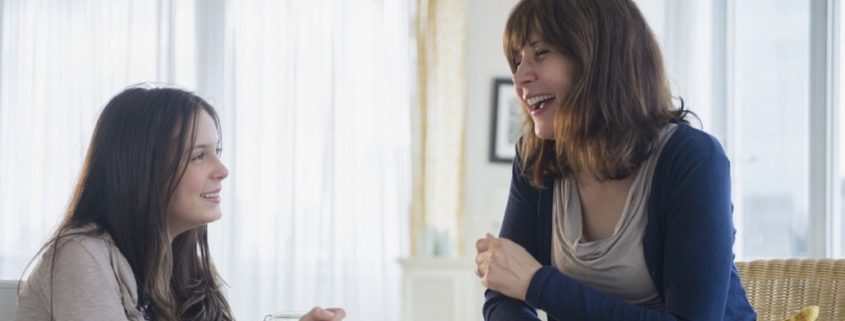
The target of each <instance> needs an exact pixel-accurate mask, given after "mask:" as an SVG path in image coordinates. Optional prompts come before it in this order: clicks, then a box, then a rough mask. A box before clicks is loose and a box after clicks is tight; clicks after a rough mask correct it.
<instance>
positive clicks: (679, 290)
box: [485, 134, 733, 321]
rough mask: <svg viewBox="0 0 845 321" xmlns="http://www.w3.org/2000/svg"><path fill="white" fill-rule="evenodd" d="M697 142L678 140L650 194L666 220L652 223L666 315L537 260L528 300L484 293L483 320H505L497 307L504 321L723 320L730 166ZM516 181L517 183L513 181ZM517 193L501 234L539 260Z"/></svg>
mask: <svg viewBox="0 0 845 321" xmlns="http://www.w3.org/2000/svg"><path fill="white" fill-rule="evenodd" d="M702 136H706V137H702ZM702 136H696V137H694V138H693V139H689V140H687V139H684V140H683V141H682V142H680V144H682V145H681V146H680V147H678V148H677V150H676V151H673V154H672V155H670V156H671V157H666V160H665V162H666V163H665V164H663V166H668V170H665V171H660V173H662V174H657V173H656V174H655V175H667V177H664V178H663V179H664V181H665V182H666V184H665V186H663V187H662V188H661V189H660V190H659V191H658V190H652V192H657V193H661V195H657V197H653V198H651V199H652V200H658V201H660V202H661V204H659V205H660V206H657V207H656V208H658V209H659V210H660V211H664V212H665V213H664V215H662V216H661V217H665V222H650V224H663V226H662V227H661V228H660V230H661V231H662V232H661V233H663V235H664V240H665V242H663V243H662V244H663V245H662V248H652V249H651V250H653V251H661V252H662V255H661V256H662V257H663V262H662V263H661V264H662V270H663V273H662V276H659V277H661V283H662V286H663V290H662V291H661V293H662V294H663V296H664V297H663V302H664V309H663V310H654V309H648V308H645V307H642V306H638V305H634V304H629V303H627V302H625V301H623V300H621V299H617V298H615V297H612V296H609V295H605V294H603V293H601V292H599V291H597V290H595V289H592V288H590V287H589V286H586V285H584V284H581V283H580V282H578V281H577V280H574V279H572V278H570V277H568V276H566V275H564V274H562V273H560V272H559V271H558V270H557V269H556V268H554V267H553V266H550V265H549V262H542V261H541V264H544V266H543V267H542V268H541V269H540V270H539V271H537V273H535V274H534V276H533V277H532V279H531V283H530V284H529V287H528V291H527V293H526V302H525V303H524V304H522V305H520V304H519V303H520V302H519V301H516V302H514V301H515V300H513V299H509V300H510V301H506V300H505V299H502V298H500V296H501V294H498V296H497V295H491V294H490V292H492V291H489V292H488V295H487V303H486V304H485V318H486V319H487V320H506V319H508V317H502V318H499V312H500V311H495V310H493V309H491V307H493V306H496V307H497V308H499V309H501V310H504V311H502V312H501V313H502V315H511V314H516V313H518V312H520V311H528V310H530V309H529V307H533V308H538V309H542V310H544V311H546V312H547V313H548V315H549V316H550V318H551V319H553V320H631V321H634V320H721V319H723V318H724V313H725V307H726V300H727V295H728V288H729V276H730V271H731V264H732V260H733V256H732V255H733V254H732V249H731V247H732V243H733V232H732V231H733V227H732V223H731V205H730V172H729V164H728V160H727V158H726V157H725V155H724V152H723V151H722V150H721V147H720V146H719V145H718V143H716V142H715V141H711V140H712V138H711V137H709V135H706V134H704V135H702ZM661 158H664V157H661ZM514 182H519V180H517V179H514ZM513 185H517V188H514V187H513ZM519 192H520V189H519V184H516V183H514V184H512V188H511V197H510V199H509V201H508V208H507V211H506V214H505V218H506V219H505V221H504V222H503V226H502V234H503V235H502V236H503V237H509V238H512V239H513V240H514V241H516V242H517V243H519V244H521V245H522V246H524V247H525V248H526V249H528V251H529V252H531V254H532V255H534V257H535V258H537V257H538V255H537V253H535V252H533V251H532V250H536V243H532V242H536V241H537V238H536V237H535V238H533V239H532V238H531V237H530V235H531V234H530V233H533V234H534V235H536V234H537V233H535V232H534V231H532V225H534V224H537V221H538V220H537V218H536V217H537V215H535V213H533V212H531V209H532V208H533V209H535V210H536V208H537V207H536V205H535V206H534V207H530V206H513V207H512V206H511V204H512V203H516V204H520V203H521V202H519V201H522V200H523V199H522V198H521V197H520V196H521V195H520V194H519ZM515 194H516V195H515ZM528 201H530V199H529V200H528ZM535 204H536V203H535ZM544 210H550V209H544ZM541 215H551V213H542V214H541ZM506 232H507V233H506ZM525 233H529V234H525ZM545 241H549V240H545ZM644 246H661V245H659V244H644ZM494 294H495V293H494ZM491 298H492V299H495V300H491ZM505 302H506V303H505ZM494 303H499V304H498V305H495V304H494ZM488 306H491V307H488ZM531 311H533V310H531ZM491 312H496V313H491ZM516 315H521V314H516ZM510 320H523V319H518V318H513V319H510ZM525 320H534V319H525Z"/></svg>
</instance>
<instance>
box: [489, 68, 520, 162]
mask: <svg viewBox="0 0 845 321" xmlns="http://www.w3.org/2000/svg"><path fill="white" fill-rule="evenodd" d="M492 92H493V97H492V99H491V101H492V102H493V108H492V117H491V118H492V121H491V123H490V161H491V162H494V163H510V162H513V158H514V156H515V154H516V152H515V146H516V141H517V140H518V139H519V136H520V135H522V112H521V111H520V110H519V108H520V104H519V101H518V100H517V99H516V91H515V90H514V86H513V80H511V78H495V79H493V90H492Z"/></svg>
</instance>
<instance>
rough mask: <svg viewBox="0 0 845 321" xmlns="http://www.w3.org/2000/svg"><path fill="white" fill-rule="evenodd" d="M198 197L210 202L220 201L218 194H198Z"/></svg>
mask: <svg viewBox="0 0 845 321" xmlns="http://www.w3.org/2000/svg"><path fill="white" fill-rule="evenodd" d="M200 197H202V198H204V199H211V200H214V199H220V192H211V193H203V194H200Z"/></svg>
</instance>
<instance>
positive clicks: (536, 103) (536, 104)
mask: <svg viewBox="0 0 845 321" xmlns="http://www.w3.org/2000/svg"><path fill="white" fill-rule="evenodd" d="M554 98H555V95H552V94H545V95H539V96H534V97H531V98H528V99H527V100H526V101H525V102H526V103H527V104H528V105H529V106H531V109H532V110H537V109H540V107H542V105H543V103H544V102H546V101H549V100H552V99H554Z"/></svg>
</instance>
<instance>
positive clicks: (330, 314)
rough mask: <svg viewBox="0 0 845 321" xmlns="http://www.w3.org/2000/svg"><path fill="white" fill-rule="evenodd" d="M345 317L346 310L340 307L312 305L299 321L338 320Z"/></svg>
mask: <svg viewBox="0 0 845 321" xmlns="http://www.w3.org/2000/svg"><path fill="white" fill-rule="evenodd" d="M345 317H346V311H343V309H341V308H327V309H323V308H321V307H314V308H313V309H311V311H308V313H306V314H305V315H304V316H302V318H301V319H299V321H340V320H343V318H345Z"/></svg>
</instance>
